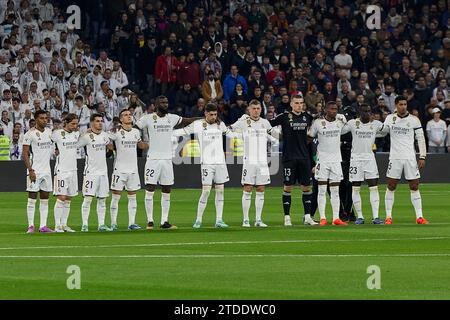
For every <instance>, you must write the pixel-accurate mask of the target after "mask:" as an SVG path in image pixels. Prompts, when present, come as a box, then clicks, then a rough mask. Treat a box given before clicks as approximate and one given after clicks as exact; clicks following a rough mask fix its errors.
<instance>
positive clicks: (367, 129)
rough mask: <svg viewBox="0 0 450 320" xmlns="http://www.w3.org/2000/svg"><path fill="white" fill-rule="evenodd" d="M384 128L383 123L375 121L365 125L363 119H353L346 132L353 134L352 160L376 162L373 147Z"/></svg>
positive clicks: (345, 128)
mask: <svg viewBox="0 0 450 320" xmlns="http://www.w3.org/2000/svg"><path fill="white" fill-rule="evenodd" d="M382 127H383V123H382V122H380V121H378V120H374V121H369V122H368V123H363V122H362V121H361V119H352V120H350V121H349V122H347V125H346V126H345V127H344V132H346V131H347V132H351V133H352V155H351V160H356V161H360V160H374V159H375V155H374V153H373V145H374V143H375V138H376V136H377V133H378V132H379V131H380V130H381V128H382Z"/></svg>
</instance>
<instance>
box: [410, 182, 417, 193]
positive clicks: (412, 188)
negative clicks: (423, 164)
mask: <svg viewBox="0 0 450 320" xmlns="http://www.w3.org/2000/svg"><path fill="white" fill-rule="evenodd" d="M409 189H410V190H411V191H417V190H419V183H418V182H413V183H410V184H409Z"/></svg>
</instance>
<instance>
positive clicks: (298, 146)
mask: <svg viewBox="0 0 450 320" xmlns="http://www.w3.org/2000/svg"><path fill="white" fill-rule="evenodd" d="M290 106H291V108H292V112H285V113H283V114H282V115H279V116H278V117H277V118H275V119H273V120H270V121H269V122H270V124H271V126H272V127H276V126H279V125H280V126H281V127H282V134H283V169H284V187H283V196H282V203H283V210H284V225H285V226H292V222H291V217H290V210H291V202H292V197H291V193H292V190H293V186H294V185H295V184H297V182H298V183H299V185H300V190H301V191H302V202H303V208H304V217H303V223H304V224H305V225H317V222H315V221H314V220H313V219H312V217H311V204H312V173H311V164H310V155H309V151H308V143H309V140H308V136H307V132H308V129H309V128H310V126H311V123H312V117H311V115H309V114H308V113H307V112H306V105H305V101H304V99H303V97H302V96H300V95H294V96H292V98H291V103H290Z"/></svg>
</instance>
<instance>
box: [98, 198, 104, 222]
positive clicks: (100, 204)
mask: <svg viewBox="0 0 450 320" xmlns="http://www.w3.org/2000/svg"><path fill="white" fill-rule="evenodd" d="M97 216H98V226H99V227H100V226H102V225H104V224H105V216H106V199H105V198H102V199H100V198H98V199H97Z"/></svg>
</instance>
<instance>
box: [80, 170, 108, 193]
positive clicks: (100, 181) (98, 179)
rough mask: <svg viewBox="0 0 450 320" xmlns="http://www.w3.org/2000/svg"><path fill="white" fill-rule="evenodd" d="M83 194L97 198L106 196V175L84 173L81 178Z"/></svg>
mask: <svg viewBox="0 0 450 320" xmlns="http://www.w3.org/2000/svg"><path fill="white" fill-rule="evenodd" d="M83 196H85V197H86V196H91V197H97V198H108V196H109V181H108V175H106V174H105V175H101V176H98V175H91V174H89V175H85V176H84V178H83Z"/></svg>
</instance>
